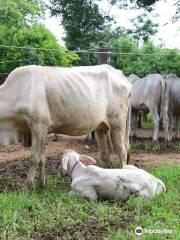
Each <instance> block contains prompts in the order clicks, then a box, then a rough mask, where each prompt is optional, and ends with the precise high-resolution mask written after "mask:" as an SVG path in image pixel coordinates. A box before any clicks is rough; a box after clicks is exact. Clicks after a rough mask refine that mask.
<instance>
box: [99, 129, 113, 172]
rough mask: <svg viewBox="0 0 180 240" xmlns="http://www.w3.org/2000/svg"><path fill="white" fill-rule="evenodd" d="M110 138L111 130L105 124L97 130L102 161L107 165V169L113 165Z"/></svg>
mask: <svg viewBox="0 0 180 240" xmlns="http://www.w3.org/2000/svg"><path fill="white" fill-rule="evenodd" d="M108 137H110V135H109V128H108V127H107V126H106V125H105V124H102V125H101V126H100V127H99V128H97V129H96V139H97V142H98V146H99V152H100V160H101V161H103V162H104V163H105V165H106V167H108V166H110V165H111V160H110V152H109V146H108Z"/></svg>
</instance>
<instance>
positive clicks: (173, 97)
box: [165, 74, 180, 140]
mask: <svg viewBox="0 0 180 240" xmlns="http://www.w3.org/2000/svg"><path fill="white" fill-rule="evenodd" d="M165 77H166V80H167V83H168V86H169V108H168V115H169V137H170V140H172V137H173V136H172V132H173V123H175V138H177V137H179V118H180V78H178V77H177V76H176V75H175V74H168V75H166V76H165Z"/></svg>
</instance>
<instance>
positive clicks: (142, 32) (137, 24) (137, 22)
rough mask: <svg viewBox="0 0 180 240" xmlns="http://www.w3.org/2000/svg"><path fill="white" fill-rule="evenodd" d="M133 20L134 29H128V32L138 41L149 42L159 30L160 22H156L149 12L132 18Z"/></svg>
mask: <svg viewBox="0 0 180 240" xmlns="http://www.w3.org/2000/svg"><path fill="white" fill-rule="evenodd" d="M131 22H133V25H134V26H133V28H132V29H128V31H127V33H128V34H130V35H131V36H132V37H133V38H134V39H136V40H138V41H140V40H142V41H143V42H148V41H149V40H150V38H151V37H152V36H154V35H155V34H156V33H157V32H158V26H159V24H157V23H154V22H153V21H152V20H151V19H150V17H149V16H148V14H147V12H144V13H143V14H141V15H139V16H137V17H136V18H133V19H131Z"/></svg>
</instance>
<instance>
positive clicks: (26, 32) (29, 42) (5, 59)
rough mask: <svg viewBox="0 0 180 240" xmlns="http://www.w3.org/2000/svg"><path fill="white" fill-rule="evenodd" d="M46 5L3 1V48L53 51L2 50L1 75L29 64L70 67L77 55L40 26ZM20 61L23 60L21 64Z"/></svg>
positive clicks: (33, 0)
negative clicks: (47, 49)
mask: <svg viewBox="0 0 180 240" xmlns="http://www.w3.org/2000/svg"><path fill="white" fill-rule="evenodd" d="M44 10H45V6H44V4H43V3H42V1H41V0H16V1H13V0H1V6H0V45H10V46H20V47H32V48H49V49H56V50H52V51H40V50H38V51H36V50H28V49H16V48H3V47H0V73H9V72H10V71H11V70H13V69H14V68H16V67H18V66H22V65H29V64H41V65H59V66H69V65H71V64H72V62H73V61H75V60H77V58H78V56H77V55H76V54H70V53H68V51H67V49H65V48H64V47H62V46H60V45H59V44H58V41H57V39H56V38H55V36H54V35H53V34H52V33H51V32H50V31H49V30H48V29H46V28H45V26H44V25H42V24H40V23H39V22H40V20H41V19H42V17H43V14H44ZM19 60H20V61H19Z"/></svg>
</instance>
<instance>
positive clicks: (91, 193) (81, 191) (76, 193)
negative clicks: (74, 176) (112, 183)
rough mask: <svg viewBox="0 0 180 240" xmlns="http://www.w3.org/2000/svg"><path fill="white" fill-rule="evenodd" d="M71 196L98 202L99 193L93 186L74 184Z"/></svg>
mask: <svg viewBox="0 0 180 240" xmlns="http://www.w3.org/2000/svg"><path fill="white" fill-rule="evenodd" d="M69 195H70V196H73V197H83V198H85V199H88V200H91V201H96V200H97V199H98V196H97V193H96V191H95V189H94V187H93V186H85V185H81V184H80V183H75V184H74V183H72V185H71V191H70V192H69Z"/></svg>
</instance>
